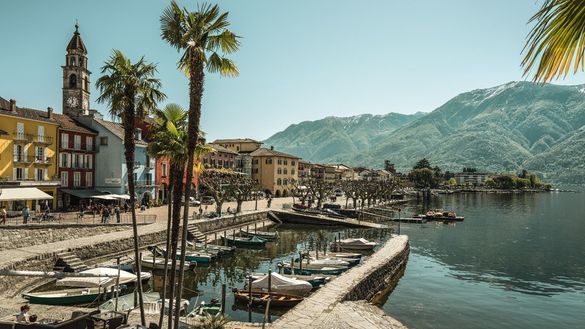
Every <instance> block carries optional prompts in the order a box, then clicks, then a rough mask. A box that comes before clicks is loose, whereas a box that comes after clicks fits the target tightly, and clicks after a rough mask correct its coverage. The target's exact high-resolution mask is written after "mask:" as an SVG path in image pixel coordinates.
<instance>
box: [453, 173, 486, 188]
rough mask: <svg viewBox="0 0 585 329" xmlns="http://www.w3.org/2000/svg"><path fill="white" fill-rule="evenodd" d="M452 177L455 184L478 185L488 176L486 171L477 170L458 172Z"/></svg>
mask: <svg viewBox="0 0 585 329" xmlns="http://www.w3.org/2000/svg"><path fill="white" fill-rule="evenodd" d="M454 178H455V181H457V185H459V186H464V185H472V186H480V185H483V184H484V183H485V181H486V180H487V179H488V178H489V175H488V174H487V173H479V172H460V173H457V174H455V177H454Z"/></svg>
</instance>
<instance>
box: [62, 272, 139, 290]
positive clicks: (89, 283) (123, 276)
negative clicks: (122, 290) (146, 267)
mask: <svg viewBox="0 0 585 329" xmlns="http://www.w3.org/2000/svg"><path fill="white" fill-rule="evenodd" d="M79 273H89V274H94V275H107V276H103V277H84V278H80V277H74V278H63V279H60V280H57V286H66V287H79V288H97V287H109V286H113V285H115V284H116V276H117V275H118V269H115V268H108V267H97V268H92V269H90V270H85V271H81V272H79ZM133 280H134V281H135V280H136V275H134V274H132V273H130V272H126V271H122V270H120V282H129V281H133Z"/></svg>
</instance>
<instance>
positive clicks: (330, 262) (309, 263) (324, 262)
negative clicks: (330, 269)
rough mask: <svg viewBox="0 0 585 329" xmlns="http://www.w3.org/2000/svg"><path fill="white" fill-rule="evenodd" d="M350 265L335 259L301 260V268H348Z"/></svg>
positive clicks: (296, 260) (296, 261)
mask: <svg viewBox="0 0 585 329" xmlns="http://www.w3.org/2000/svg"><path fill="white" fill-rule="evenodd" d="M298 262H299V259H298V258H297V259H295V263H298ZM349 265H350V263H349V262H347V261H345V260H341V259H337V258H319V259H316V258H310V257H309V258H303V267H305V268H311V267H323V266H336V267H349Z"/></svg>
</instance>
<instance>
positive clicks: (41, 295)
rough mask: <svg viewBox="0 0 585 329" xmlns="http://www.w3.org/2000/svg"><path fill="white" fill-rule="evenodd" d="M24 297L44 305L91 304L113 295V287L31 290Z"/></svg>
mask: <svg viewBox="0 0 585 329" xmlns="http://www.w3.org/2000/svg"><path fill="white" fill-rule="evenodd" d="M22 297H23V298H24V299H26V300H28V302H29V303H31V304H43V305H77V304H91V303H93V302H96V301H98V300H99V299H102V298H103V299H108V298H111V297H112V290H111V289H103V288H99V287H98V288H76V289H65V290H54V291H43V292H29V293H24V294H22Z"/></svg>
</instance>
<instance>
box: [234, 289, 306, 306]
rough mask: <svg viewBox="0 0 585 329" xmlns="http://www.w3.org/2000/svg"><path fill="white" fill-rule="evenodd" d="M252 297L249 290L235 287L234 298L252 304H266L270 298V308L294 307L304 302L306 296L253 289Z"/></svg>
mask: <svg viewBox="0 0 585 329" xmlns="http://www.w3.org/2000/svg"><path fill="white" fill-rule="evenodd" d="M251 295H252V299H251V300H250V293H249V292H247V291H243V290H239V289H235V290H234V298H235V300H236V302H241V303H249V304H251V305H262V306H264V305H266V303H267V302H268V300H270V308H273V307H293V306H295V305H297V304H298V303H300V302H302V301H303V299H304V297H301V296H293V295H286V294H277V293H270V294H269V293H267V292H254V291H252V294H251Z"/></svg>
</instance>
